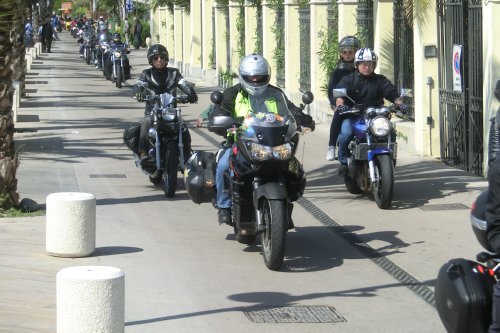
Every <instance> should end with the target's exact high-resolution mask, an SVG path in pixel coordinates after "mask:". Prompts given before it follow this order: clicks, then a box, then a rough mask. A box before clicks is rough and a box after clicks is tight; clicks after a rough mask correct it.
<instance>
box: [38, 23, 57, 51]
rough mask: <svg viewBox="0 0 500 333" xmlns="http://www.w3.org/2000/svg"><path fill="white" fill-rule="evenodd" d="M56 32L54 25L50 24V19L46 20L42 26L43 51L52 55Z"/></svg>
mask: <svg viewBox="0 0 500 333" xmlns="http://www.w3.org/2000/svg"><path fill="white" fill-rule="evenodd" d="M53 33H54V30H53V29H52V24H51V22H50V17H47V18H46V19H45V22H44V23H43V26H42V36H41V38H42V49H43V50H44V51H45V52H48V53H50V52H51V51H50V49H51V47H52V38H53Z"/></svg>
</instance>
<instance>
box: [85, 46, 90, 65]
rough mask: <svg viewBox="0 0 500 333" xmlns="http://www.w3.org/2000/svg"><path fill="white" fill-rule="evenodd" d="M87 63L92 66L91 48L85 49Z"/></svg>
mask: <svg viewBox="0 0 500 333" xmlns="http://www.w3.org/2000/svg"><path fill="white" fill-rule="evenodd" d="M85 62H86V63H87V65H90V50H89V48H85Z"/></svg>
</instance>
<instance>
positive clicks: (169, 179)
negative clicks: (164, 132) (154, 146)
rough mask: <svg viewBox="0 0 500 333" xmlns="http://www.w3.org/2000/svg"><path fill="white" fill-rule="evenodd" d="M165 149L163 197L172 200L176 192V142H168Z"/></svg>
mask: <svg viewBox="0 0 500 333" xmlns="http://www.w3.org/2000/svg"><path fill="white" fill-rule="evenodd" d="M166 148H167V149H166V153H165V171H164V172H163V181H164V183H165V184H164V187H165V196H166V197H167V198H172V197H173V196H174V195H175V191H176V190H177V171H178V168H177V167H178V166H179V155H178V153H177V144H176V142H174V141H168V142H167V147H166Z"/></svg>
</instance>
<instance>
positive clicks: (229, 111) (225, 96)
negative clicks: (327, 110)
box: [209, 83, 316, 131]
mask: <svg viewBox="0 0 500 333" xmlns="http://www.w3.org/2000/svg"><path fill="white" fill-rule="evenodd" d="M267 88H268V89H276V90H279V91H280V92H282V90H281V89H280V88H278V87H275V86H273V85H268V86H267ZM240 92H241V93H242V94H243V95H244V96H248V92H246V91H245V90H244V89H243V87H242V86H241V84H239V83H238V84H236V85H234V86H232V87H229V88H227V89H226V90H224V92H223V93H222V103H221V105H218V106H216V107H215V108H214V110H213V112H211V113H210V116H209V117H210V118H212V117H215V116H220V115H223V116H231V117H233V116H234V108H235V100H236V96H237V95H238V94H239V93H240ZM283 96H284V97H285V101H286V104H287V106H288V110H290V113H291V114H292V115H293V116H294V117H295V120H296V121H297V124H298V125H299V126H307V127H309V128H311V130H313V131H314V129H315V127H316V124H315V122H314V120H312V118H311V116H310V115H308V114H304V113H303V112H302V109H301V108H299V107H297V106H296V105H295V104H293V102H292V101H290V100H289V99H288V98H287V97H286V95H285V94H284V93H283Z"/></svg>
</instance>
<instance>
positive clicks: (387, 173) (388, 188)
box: [372, 155, 394, 209]
mask: <svg viewBox="0 0 500 333" xmlns="http://www.w3.org/2000/svg"><path fill="white" fill-rule="evenodd" d="M375 168H376V170H375V172H376V173H377V174H378V177H377V178H378V181H377V182H375V183H374V184H373V188H372V190H373V197H374V199H375V202H376V203H377V206H378V208H380V209H388V208H389V207H390V206H391V203H392V193H393V190H394V164H393V162H392V158H391V157H390V156H389V155H380V156H378V157H377V159H376V160H375Z"/></svg>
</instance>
